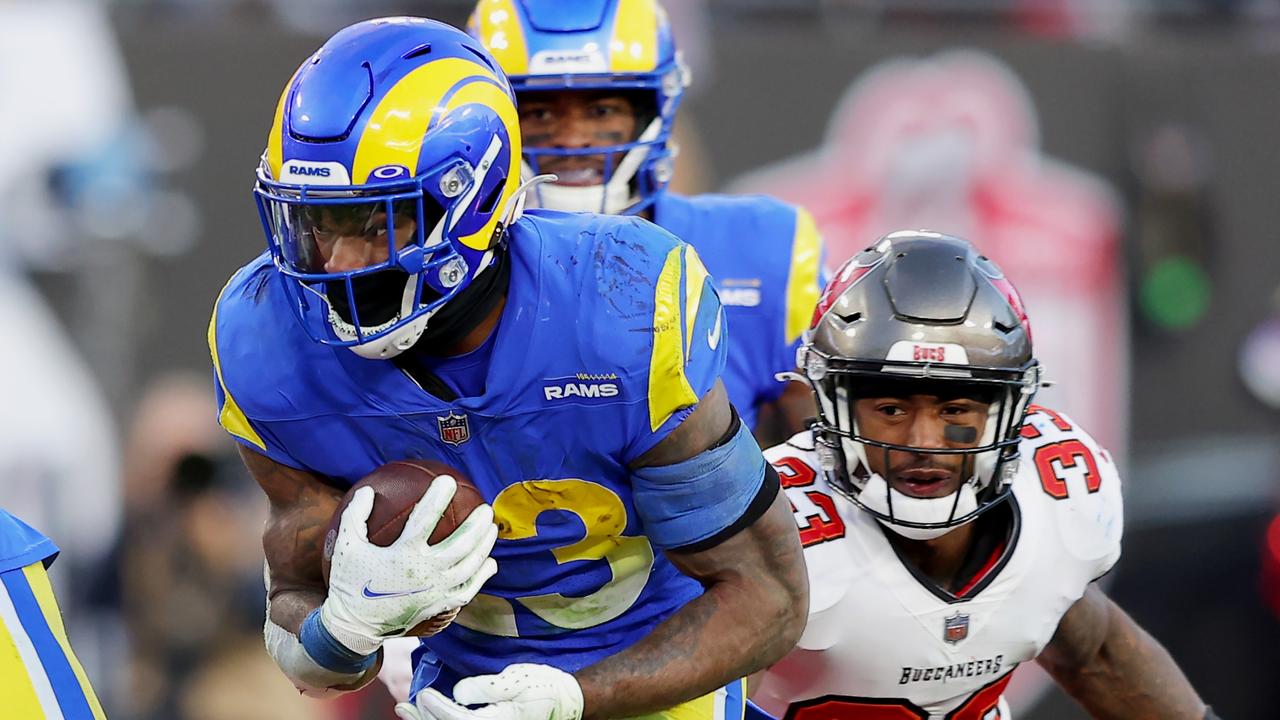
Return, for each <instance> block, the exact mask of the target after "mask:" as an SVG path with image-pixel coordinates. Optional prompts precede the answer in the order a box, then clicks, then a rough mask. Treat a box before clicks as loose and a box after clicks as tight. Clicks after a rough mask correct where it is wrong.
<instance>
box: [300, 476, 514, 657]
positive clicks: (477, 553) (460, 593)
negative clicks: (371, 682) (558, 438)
mask: <svg viewBox="0 0 1280 720" xmlns="http://www.w3.org/2000/svg"><path fill="white" fill-rule="evenodd" d="M457 488H458V486H457V483H456V482H455V481H454V479H453V478H451V477H449V476H448V475H439V476H437V477H436V479H435V480H434V481H433V482H432V483H431V487H430V488H429V489H428V490H427V492H426V494H425V495H423V496H422V499H421V500H419V501H418V503H417V505H415V506H414V508H413V512H411V513H410V514H409V519H408V521H406V522H405V526H404V531H403V532H402V533H401V535H400V537H399V539H397V540H396V541H395V542H394V543H392V544H391V545H390V546H388V547H378V546H377V545H374V544H373V543H371V542H369V531H368V528H367V526H366V522H367V521H368V519H369V513H370V512H371V511H372V510H373V498H374V493H373V488H370V487H363V488H360V489H359V490H357V491H356V494H355V497H353V498H352V499H351V503H350V504H349V505H348V506H347V509H346V510H344V511H343V513H342V522H341V524H340V525H339V528H338V537H337V541H336V542H335V543H334V548H333V561H332V564H331V566H330V569H329V596H328V597H327V598H326V599H325V601H324V604H323V605H321V606H320V622H321V623H323V624H324V627H325V629H326V630H328V631H329V633H330V634H331V635H333V637H334V639H335V640H337V641H338V642H340V643H342V644H343V645H344V646H346V647H347V648H348V649H349V650H351V651H353V652H356V653H359V654H361V655H368V654H370V653H372V652H374V651H376V650H377V649H378V648H379V647H380V646H381V645H382V642H383V640H386V639H387V638H391V637H398V636H400V635H403V634H405V632H407V631H408V630H409V629H410V628H412V627H413V626H414V625H417V624H418V623H420V622H422V621H423V620H426V619H428V618H431V617H434V616H436V615H439V614H440V613H442V612H444V611H446V610H453V609H455V608H460V607H462V606H463V605H466V604H467V603H469V602H471V599H472V598H474V597H475V595H476V593H477V592H479V591H480V586H481V585H483V584H484V583H485V581H486V580H488V579H489V578H490V577H493V574H494V573H496V572H497V571H498V564H497V562H496V561H494V560H493V558H491V557H489V553H490V552H492V550H493V544H494V542H495V541H496V540H497V539H498V527H497V526H496V525H494V524H493V508H491V507H490V506H489V505H481V506H480V507H478V508H476V509H475V510H473V511H472V512H471V515H470V516H469V517H468V518H467V519H466V521H465V522H463V523H462V525H460V526H459V527H458V529H457V530H455V531H454V532H453V534H452V535H450V536H449V537H447V538H445V539H444V540H441V541H440V542H439V543H436V544H435V545H431V544H429V543H428V542H427V538H428V537H430V535H431V531H432V530H434V529H435V526H436V523H437V522H439V521H440V516H441V515H443V514H444V511H445V509H446V508H447V507H448V506H449V502H450V501H451V500H452V499H453V494H454V492H456V491H457Z"/></svg>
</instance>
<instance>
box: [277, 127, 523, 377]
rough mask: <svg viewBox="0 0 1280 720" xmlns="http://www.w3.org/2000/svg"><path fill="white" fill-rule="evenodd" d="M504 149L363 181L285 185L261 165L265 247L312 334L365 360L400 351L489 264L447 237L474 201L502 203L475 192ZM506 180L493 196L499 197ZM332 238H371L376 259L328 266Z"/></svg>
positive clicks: (368, 250)
mask: <svg viewBox="0 0 1280 720" xmlns="http://www.w3.org/2000/svg"><path fill="white" fill-rule="evenodd" d="M500 147H501V143H500V141H499V140H498V139H497V138H494V140H493V143H492V144H491V146H490V148H489V151H488V152H487V153H485V156H484V158H483V159H482V160H481V162H480V163H479V166H478V167H476V168H473V167H472V166H471V165H470V164H469V163H467V162H465V161H463V160H460V159H457V158H450V159H447V160H446V161H444V162H442V163H440V164H439V165H437V166H436V167H434V168H431V169H430V170H428V171H427V172H425V173H422V174H421V175H419V176H418V177H416V178H413V179H409V180H402V181H394V182H388V183H378V184H366V185H361V186H350V185H347V186H342V185H293V184H285V183H279V182H275V181H273V180H271V178H270V176H269V172H267V169H266V166H265V164H264V165H263V167H262V168H260V170H259V177H258V184H257V187H256V188H255V195H256V197H257V201H258V209H259V213H260V215H261V218H262V222H263V226H264V228H265V229H266V232H267V238H268V244H269V246H270V249H271V252H272V256H273V258H274V260H275V263H276V266H277V268H278V269H279V270H280V272H281V273H282V275H284V277H285V278H286V283H285V285H286V291H287V293H288V294H289V296H290V299H291V300H292V301H293V303H294V305H295V310H296V311H297V312H298V314H299V317H300V319H301V320H302V324H303V326H304V328H306V330H307V332H308V334H309V335H310V336H311V338H312V339H313V340H315V341H317V342H322V343H325V344H330V345H339V346H345V347H349V348H351V349H352V350H353V351H354V352H356V354H358V355H361V356H362V357H366V358H372V359H385V358H390V357H394V356H395V355H398V354H399V353H401V352H403V351H404V350H406V349H408V348H409V347H411V346H412V345H413V343H414V342H416V341H417V339H418V338H419V337H420V336H421V335H422V333H423V331H424V330H425V329H426V327H427V322H428V321H429V320H430V318H431V316H432V315H433V314H435V313H436V312H437V311H438V310H439V309H440V308H441V307H442V306H443V305H444V304H445V303H446V302H448V301H449V300H451V299H452V298H453V297H454V296H456V295H457V294H458V293H459V292H461V291H462V289H463V288H465V287H466V286H467V285H468V284H469V283H470V282H471V281H472V280H473V279H474V278H475V277H476V276H477V275H478V274H479V273H480V272H482V271H483V270H485V269H486V268H487V267H489V266H490V265H491V264H492V261H493V252H492V251H490V252H488V253H485V254H484V255H483V257H482V259H481V262H479V263H478V264H477V265H476V266H475V267H472V266H471V265H470V264H469V263H468V262H467V260H466V258H464V257H463V256H462V254H460V253H459V252H458V250H457V248H456V247H455V245H454V243H453V242H451V241H450V240H449V238H450V237H451V236H452V235H454V234H455V227H456V226H457V224H458V222H459V220H460V219H462V216H463V212H464V211H465V210H466V209H467V208H468V207H469V206H471V205H472V204H474V203H476V202H479V203H481V204H490V203H495V202H496V199H495V198H480V199H479V200H478V201H477V198H476V195H477V193H478V192H479V190H480V189H481V187H483V186H484V185H485V182H484V181H485V175H486V173H489V172H500V171H499V170H496V169H495V168H494V163H493V156H495V155H496V154H497V152H498V150H499V149H500ZM491 179H492V178H491ZM504 182H505V180H503V179H501V178H499V179H498V182H497V183H496V184H493V185H492V187H495V188H498V189H499V190H492V191H491V194H493V195H495V197H496V196H500V194H501V193H500V188H501V187H502V186H503V183H504ZM484 209H485V210H487V211H488V212H493V211H494V210H493V209H492V208H484ZM498 227H499V232H500V231H501V227H502V225H501V224H499V226H498ZM339 234H340V235H339ZM335 236H341V237H343V242H356V243H359V242H361V241H363V242H365V243H366V244H365V245H364V246H362V247H363V249H364V251H365V255H366V258H368V259H372V260H373V261H372V262H367V263H364V264H363V266H362V267H360V268H359V269H355V270H341V269H334V270H333V271H330V270H329V269H327V268H326V263H327V262H328V260H329V258H330V253H331V251H332V250H333V245H334V242H335V240H334V238H335ZM383 243H385V245H383Z"/></svg>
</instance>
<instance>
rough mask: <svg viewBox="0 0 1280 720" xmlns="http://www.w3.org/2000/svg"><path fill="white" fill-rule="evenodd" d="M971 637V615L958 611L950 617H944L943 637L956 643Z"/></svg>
mask: <svg viewBox="0 0 1280 720" xmlns="http://www.w3.org/2000/svg"><path fill="white" fill-rule="evenodd" d="M967 637H969V616H968V615H965V614H963V613H956V614H955V615H952V616H951V617H949V618H943V619H942V639H943V640H946V641H947V642H949V643H951V644H952V645H955V644H956V643H958V642H960V641H961V640H963V639H965V638H967Z"/></svg>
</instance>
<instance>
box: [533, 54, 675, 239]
mask: <svg viewBox="0 0 1280 720" xmlns="http://www.w3.org/2000/svg"><path fill="white" fill-rule="evenodd" d="M687 83H688V71H687V69H685V67H684V66H683V64H681V63H680V62H679V61H678V60H677V61H675V62H673V63H671V67H669V68H662V69H659V70H657V71H654V72H652V73H643V74H637V75H563V76H547V77H525V78H513V84H514V85H515V87H516V91H517V96H518V97H519V98H522V99H523V98H531V97H536V96H537V94H538V93H547V92H575V93H576V92H581V93H589V92H594V93H601V92H604V93H610V94H613V93H616V94H618V95H621V96H625V97H626V98H627V99H628V101H629V102H630V104H631V106H632V108H633V112H634V116H635V118H636V127H635V137H634V138H633V139H631V140H630V141H628V142H624V143H618V144H613V145H603V146H598V147H579V148H561V147H533V146H531V145H529V144H528V143H527V142H526V144H525V147H524V155H523V168H522V169H523V172H524V174H525V177H533V176H536V175H539V174H543V173H548V172H555V170H554V164H555V163H554V162H552V159H553V158H555V159H561V158H570V157H584V156H591V157H596V156H602V157H603V165H604V168H603V172H602V182H601V183H599V184H593V185H571V184H567V183H556V182H551V183H546V184H543V185H541V186H540V187H538V188H537V189H536V190H535V191H534V192H533V193H532V198H531V202H532V204H534V205H536V206H537V207H541V208H547V209H550V210H562V211H567V212H596V213H604V214H609V215H618V214H623V213H629V214H635V213H638V212H640V211H642V210H644V209H645V208H648V207H649V206H650V205H651V204H652V203H653V201H654V200H655V199H656V196H657V193H658V192H660V191H661V190H662V189H664V188H665V187H666V186H667V185H668V184H669V183H670V182H671V177H672V174H673V169H674V161H675V155H676V152H677V150H676V148H675V146H674V144H673V143H672V142H671V133H672V131H673V129H674V125H675V111H676V107H677V106H678V105H679V103H680V99H681V96H682V94H683V91H684V87H685V86H686V85H687Z"/></svg>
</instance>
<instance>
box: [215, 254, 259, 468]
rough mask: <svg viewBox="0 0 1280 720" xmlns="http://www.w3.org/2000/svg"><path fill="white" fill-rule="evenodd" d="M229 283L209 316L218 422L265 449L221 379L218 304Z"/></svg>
mask: <svg viewBox="0 0 1280 720" xmlns="http://www.w3.org/2000/svg"><path fill="white" fill-rule="evenodd" d="M230 285H231V281H230V280H228V281H227V284H226V285H223V286H222V290H221V291H219V292H218V299H217V300H215V301H214V303H213V315H212V316H210V317H209V355H210V357H212V358H213V374H214V375H215V376H216V377H217V378H218V385H219V386H220V387H221V388H222V410H220V411H219V412H218V423H219V424H220V425H222V427H223V428H225V429H226V431H227V432H229V433H231V434H232V435H235V436H236V437H238V438H241V439H242V440H246V441H248V442H250V443H253V444H254V445H256V446H258V447H259V448H261V449H262V450H264V451H265V450H266V449H267V444H266V443H265V442H263V441H262V437H261V436H260V435H258V431H256V430H254V429H253V425H252V424H251V423H250V422H249V418H247V417H245V414H244V412H243V411H242V410H240V406H239V405H237V404H236V399H235V398H234V397H232V395H231V389H230V388H228V387H227V383H226V381H225V380H223V379H222V363H221V362H220V361H219V360H218V304H219V303H221V302H222V293H225V292H226V291H227V288H228V287H229V286H230Z"/></svg>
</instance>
